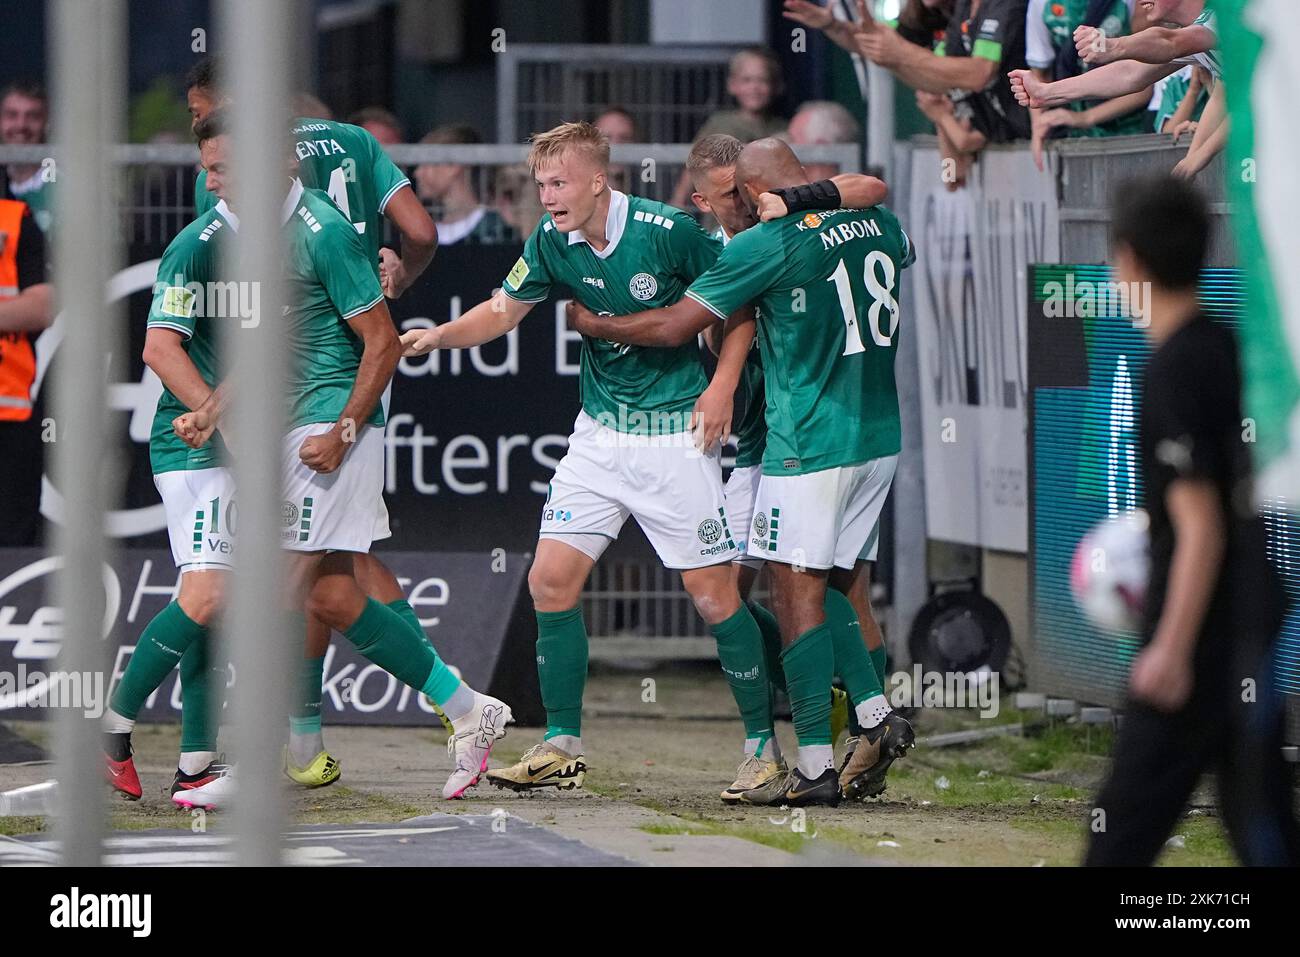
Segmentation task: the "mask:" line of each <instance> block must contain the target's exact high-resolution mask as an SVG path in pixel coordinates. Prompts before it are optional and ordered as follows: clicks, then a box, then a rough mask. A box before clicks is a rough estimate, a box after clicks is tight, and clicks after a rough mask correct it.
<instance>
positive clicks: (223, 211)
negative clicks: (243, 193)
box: [217, 199, 239, 232]
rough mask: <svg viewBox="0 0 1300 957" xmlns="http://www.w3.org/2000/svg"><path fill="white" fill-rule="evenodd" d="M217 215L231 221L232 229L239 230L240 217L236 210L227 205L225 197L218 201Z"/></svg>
mask: <svg viewBox="0 0 1300 957" xmlns="http://www.w3.org/2000/svg"><path fill="white" fill-rule="evenodd" d="M217 215H219V216H220V217H221V218H222V219H224V220H225V221H226V222H227V223H229V224H230V228H231V229H233V230H234V231H235V232H239V217H238V216H236V215H235V211H234V210H232V209H231V208H230V207H229V206H227V205H226V201H225V200H224V199H223V200H221V201H220V202H218V203H217Z"/></svg>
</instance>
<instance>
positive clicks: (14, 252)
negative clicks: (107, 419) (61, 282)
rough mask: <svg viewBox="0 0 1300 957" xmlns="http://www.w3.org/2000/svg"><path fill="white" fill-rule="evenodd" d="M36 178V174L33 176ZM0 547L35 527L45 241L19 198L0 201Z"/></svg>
mask: <svg viewBox="0 0 1300 957" xmlns="http://www.w3.org/2000/svg"><path fill="white" fill-rule="evenodd" d="M37 175H39V173H38V174H37ZM6 279H7V282H6V283H5V285H6V286H7V287H8V288H3V289H0V502H2V503H3V507H0V546H14V547H17V546H31V545H36V544H37V543H38V541H39V538H40V530H41V475H42V474H43V472H44V467H43V464H42V463H43V460H44V454H45V444H44V442H43V441H42V438H43V436H42V430H43V425H42V415H41V413H40V410H39V408H38V407H37V403H35V402H33V400H32V385H33V383H34V382H35V379H36V337H37V336H39V335H40V334H41V332H43V331H44V330H45V329H46V328H48V327H49V325H50V323H51V322H52V321H53V319H54V309H53V298H54V297H53V294H52V292H51V288H50V286H49V285H48V284H47V282H46V265H45V236H44V234H43V233H42V232H41V230H40V227H39V226H37V225H36V219H35V217H34V216H33V214H32V211H31V209H30V207H28V205H27V204H26V203H25V202H23V201H22V200H21V199H12V198H5V199H0V280H6Z"/></svg>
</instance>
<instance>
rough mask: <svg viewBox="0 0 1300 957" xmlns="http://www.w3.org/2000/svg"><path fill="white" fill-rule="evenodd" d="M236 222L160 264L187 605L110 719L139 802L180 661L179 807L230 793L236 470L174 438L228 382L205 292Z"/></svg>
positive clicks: (220, 210)
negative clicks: (228, 615)
mask: <svg viewBox="0 0 1300 957" xmlns="http://www.w3.org/2000/svg"><path fill="white" fill-rule="evenodd" d="M215 146H216V142H215V141H213V140H207V141H204V142H201V143H200V146H199V150H200V156H201V157H202V160H203V162H204V165H205V166H206V165H207V164H209V163H211V162H213V160H214V153H213V150H214V148H215ZM233 222H234V220H233V217H232V214H231V212H230V209H229V207H227V206H226V204H225V203H218V204H217V205H216V206H215V207H213V208H211V209H210V210H209V211H208V212H207V213H205V214H204V215H202V216H200V217H199V218H198V219H196V220H195V221H194V222H192V223H190V225H189V226H187V227H186V228H185V229H183V230H182V231H181V232H180V233H179V234H178V235H177V236H176V238H175V239H173V240H172V241H171V243H170V244H168V246H167V249H166V251H165V252H164V253H163V256H162V259H161V260H160V261H159V264H158V281H157V282H156V283H155V285H154V297H153V304H152V305H151V307H150V309H149V323H148V331H147V333H146V334H145V346H144V361H145V364H146V365H148V366H149V368H150V369H152V370H153V371H154V372H155V373H156V374H157V375H158V378H159V379H161V380H162V383H163V387H164V388H163V393H162V395H161V396H160V397H159V399H158V410H157V412H156V413H155V415H154V423H153V430H152V432H151V433H150V436H149V462H150V465H151V466H152V469H153V475H154V484H155V485H156V486H157V488H158V492H159V494H160V495H161V496H162V501H163V508H164V509H165V510H166V513H167V535H168V538H169V539H170V541H171V548H172V558H173V559H174V560H175V562H176V567H177V568H179V569H180V571H181V582H180V591H179V593H178V594H177V596H176V600H175V601H173V602H171V604H169V605H168V606H167V607H166V608H164V609H163V610H162V611H160V612H159V613H158V614H157V615H155V616H154V618H153V620H151V621H150V622H149V624H148V625H147V626H146V627H145V629H144V632H143V633H142V634H141V635H140V639H139V641H138V642H136V646H135V652H134V653H133V654H132V655H131V661H130V663H129V664H128V665H127V668H126V672H125V673H124V674H123V675H122V680H121V682H120V683H119V684H118V686H117V688H116V689H115V690H114V692H113V698H112V701H111V702H110V704H109V708H108V709H107V710H106V711H105V712H104V718H103V729H104V731H105V737H104V751H105V762H106V767H105V771H106V774H107V776H108V780H109V782H110V783H111V784H112V786H113V787H114V788H115V789H116V790H117V791H119V792H121V793H122V794H124V795H126V797H128V798H130V799H132V800H137V799H139V797H140V793H141V791H140V779H139V776H138V775H137V773H136V769H135V762H134V761H133V760H132V758H131V731H132V729H133V728H134V727H135V718H136V715H137V714H138V713H139V711H140V708H141V707H142V706H143V705H144V702H145V700H146V699H147V698H148V697H149V695H151V694H153V692H154V691H155V690H156V689H157V688H158V686H159V685H160V684H162V682H163V680H164V679H165V678H166V677H167V675H168V674H169V673H170V672H171V670H172V668H174V667H176V666H177V664H178V663H179V665H180V671H181V684H182V692H183V696H184V708H183V709H182V712H181V754H180V761H179V766H178V768H177V770H176V777H175V779H174V780H173V781H172V788H171V793H172V797H173V799H174V800H175V799H177V798H178V795H179V797H180V799H182V800H183V799H186V798H187V797H188V795H187V794H186V793H185V792H189V791H192V790H194V789H197V788H203V789H205V793H206V794H207V799H208V801H209V802H211V803H214V804H215V803H217V802H219V801H220V800H221V799H222V798H223V797H224V796H225V793H226V792H227V790H228V786H229V781H228V779H227V778H226V776H225V770H226V768H225V766H224V765H219V764H216V763H215V762H216V758H217V754H216V746H217V733H216V729H217V722H216V717H215V714H214V711H215V709H214V707H213V702H212V691H213V682H214V681H219V682H220V684H218V685H217V687H218V688H220V687H222V686H224V682H225V673H224V671H221V672H219V673H218V674H217V675H213V674H211V673H210V671H209V668H208V652H209V648H208V635H209V627H210V625H211V623H212V619H213V617H214V615H215V614H216V612H217V611H218V609H219V608H220V606H221V599H222V595H223V593H224V591H225V585H226V574H227V572H228V571H229V568H230V560H231V556H232V554H233V553H234V534H235V530H234V523H235V504H234V502H235V497H234V491H235V486H234V479H233V477H232V475H231V473H230V470H229V468H228V467H227V466H226V465H225V449H224V447H223V445H222V442H221V439H220V437H219V436H215V435H214V436H212V437H211V439H210V440H209V441H206V442H203V443H201V444H200V445H199V446H198V447H197V448H194V449H191V448H190V447H189V446H187V445H186V443H184V442H182V441H181V440H180V439H179V438H178V437H177V436H176V435H175V434H174V433H173V430H172V420H173V419H175V418H176V417H177V416H180V415H182V414H183V413H185V412H187V411H189V410H191V409H197V408H199V407H201V406H202V405H203V404H204V403H205V402H206V401H207V400H208V398H209V397H210V396H211V394H212V390H213V388H214V386H215V385H216V383H217V381H218V379H219V377H220V375H219V368H218V363H217V349H216V335H217V333H216V328H215V320H217V319H218V318H221V317H218V316H213V315H212V314H211V313H210V312H209V307H210V305H211V304H210V303H209V302H208V301H207V297H205V296H204V295H202V294H201V293H197V292H196V291H195V290H196V289H208V288H211V287H210V286H209V285H208V284H209V283H213V282H217V281H220V279H221V276H220V274H219V268H218V261H217V260H218V250H219V249H220V248H221V246H222V245H223V244H224V243H225V242H226V241H227V238H228V237H229V235H230V234H231V232H232V231H233V225H232V224H233Z"/></svg>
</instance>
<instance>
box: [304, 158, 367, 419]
mask: <svg viewBox="0 0 1300 957" xmlns="http://www.w3.org/2000/svg"><path fill="white" fill-rule="evenodd" d="M284 218H285V225H284V233H285V251H284V259H285V270H286V273H287V278H288V290H287V294H288V296H289V303H290V305H289V306H288V307H286V310H285V316H284V319H285V323H286V332H287V335H288V337H289V341H290V343H291V345H290V350H291V351H290V361H289V373H288V382H289V402H290V406H289V426H288V427H289V428H290V429H296V428H298V427H299V426H302V425H308V424H311V423H314V422H335V421H337V420H338V418H339V416H340V415H342V414H343V409H344V406H346V405H347V401H348V398H349V397H350V396H351V394H352V387H353V385H354V383H355V382H356V378H357V370H358V369H359V368H360V367H361V353H362V344H361V339H360V337H358V336H357V334H356V333H355V332H353V331H352V329H351V328H350V327H349V326H348V324H347V323H348V320H350V319H352V318H353V317H354V316H358V315H360V314H361V313H363V312H365V311H366V310H368V309H371V308H373V307H374V306H375V305H376V304H378V303H380V302H382V301H383V298H384V293H383V290H381V289H380V288H379V278H378V277H377V276H376V274H375V270H374V269H373V268H372V265H371V260H370V250H369V248H368V247H367V245H366V243H365V240H364V238H363V237H362V236H360V235H358V233H357V231H356V230H355V229H353V228H352V224H351V223H350V222H349V221H348V220H347V218H346V217H345V216H344V215H343V213H342V211H341V210H339V209H338V208H337V207H336V206H335V205H334V204H333V203H332V202H330V199H329V197H328V196H327V195H325V194H324V193H322V192H321V191H320V190H315V189H304V188H303V186H302V183H301V182H298V181H295V182H294V184H293V187H292V189H291V190H290V192H289V195H288V197H287V198H286V199H285V206H284ZM367 422H368V423H369V424H370V425H375V426H382V425H383V424H384V413H383V409H382V408H381V407H380V405H379V404H378V403H377V404H376V405H375V408H374V411H373V413H372V414H371V415H370V417H369V418H368V419H367Z"/></svg>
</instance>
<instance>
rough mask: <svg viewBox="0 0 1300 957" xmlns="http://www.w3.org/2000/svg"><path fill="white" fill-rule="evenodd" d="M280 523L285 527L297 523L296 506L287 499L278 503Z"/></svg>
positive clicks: (290, 526)
mask: <svg viewBox="0 0 1300 957" xmlns="http://www.w3.org/2000/svg"><path fill="white" fill-rule="evenodd" d="M280 524H281V525H283V526H284V527H285V528H292V527H293V526H294V525H297V524H298V506H297V505H295V504H294V503H293V502H290V501H289V500H288V499H285V500H284V501H283V502H281V503H280Z"/></svg>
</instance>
